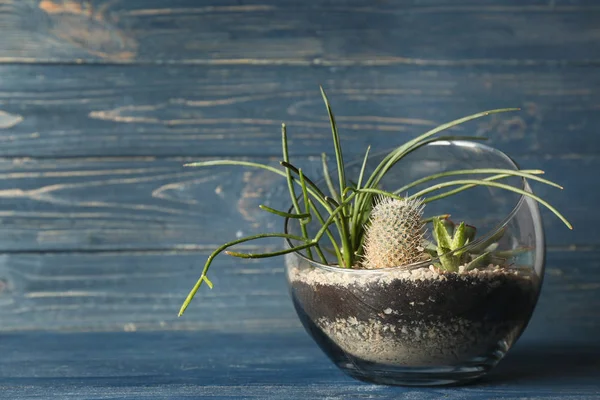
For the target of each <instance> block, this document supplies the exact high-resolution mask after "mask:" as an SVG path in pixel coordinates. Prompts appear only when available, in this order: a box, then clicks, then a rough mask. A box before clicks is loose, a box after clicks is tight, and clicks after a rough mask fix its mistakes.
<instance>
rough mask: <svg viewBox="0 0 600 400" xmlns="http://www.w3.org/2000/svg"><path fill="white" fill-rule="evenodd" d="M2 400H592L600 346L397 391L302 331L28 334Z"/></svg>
mask: <svg viewBox="0 0 600 400" xmlns="http://www.w3.org/2000/svg"><path fill="white" fill-rule="evenodd" d="M0 351H1V354H2V355H3V357H2V359H1V360H0V397H2V398H6V399H15V398H19V399H27V398H35V397H42V398H47V399H70V398H95V399H117V398H123V399H124V398H127V399H159V398H222V399H230V398H247V399H249V398H259V399H281V398H292V399H305V398H331V399H347V398H369V399H392V398H398V397H401V398H410V399H430V398H438V397H439V398H451V399H489V398H502V399H504V398H529V399H559V398H566V399H592V398H597V396H600V388H599V386H598V376H599V375H600V360H599V359H598V358H597V355H598V353H599V352H600V346H599V344H598V343H596V344H582V343H568V342H567V343H561V342H556V341H539V340H532V338H527V337H524V338H523V339H522V341H521V343H520V344H519V345H518V346H517V347H516V348H515V349H514V352H513V353H511V354H509V355H508V356H507V358H506V359H505V360H504V361H503V362H502V363H501V364H500V366H498V368H497V370H495V371H493V372H492V373H490V375H488V376H487V377H485V378H484V379H482V380H481V381H479V382H477V383H475V384H472V385H469V386H464V387H459V388H434V389H423V388H398V387H385V386H375V385H369V384H364V383H360V382H356V381H354V380H352V379H350V378H348V377H346V376H345V375H343V374H342V373H341V372H340V371H339V370H337V368H336V367H334V366H333V364H332V363H331V362H330V361H329V360H327V359H326V358H325V356H324V355H323V354H322V353H321V352H320V350H319V349H318V348H317V346H316V345H315V344H314V343H312V342H311V341H310V339H309V338H308V336H307V335H306V334H305V333H304V332H301V331H298V330H297V331H294V332H291V333H288V334H280V333H277V332H271V333H263V334H244V333H238V334H225V333H216V332H203V333H199V332H176V331H170V332H162V333H158V332H156V333H139V332H137V333H69V334H54V333H21V334H15V335H7V334H3V335H1V336H0Z"/></svg>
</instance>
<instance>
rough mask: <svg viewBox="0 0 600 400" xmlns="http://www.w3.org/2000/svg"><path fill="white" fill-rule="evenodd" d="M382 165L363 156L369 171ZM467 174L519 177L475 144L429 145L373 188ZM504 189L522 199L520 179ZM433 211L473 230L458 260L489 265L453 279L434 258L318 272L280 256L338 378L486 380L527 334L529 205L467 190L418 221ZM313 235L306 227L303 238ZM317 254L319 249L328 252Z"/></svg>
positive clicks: (294, 228) (536, 217)
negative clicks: (479, 171)
mask: <svg viewBox="0 0 600 400" xmlns="http://www.w3.org/2000/svg"><path fill="white" fill-rule="evenodd" d="M383 156H384V154H379V155H374V156H372V157H371V159H370V161H369V163H368V170H369V169H370V170H372V169H373V168H374V167H375V166H376V165H377V164H378V162H379V161H380V160H381V159H382V157H383ZM359 164H360V163H359ZM359 168H360V165H357V164H350V165H348V167H347V168H346V173H347V176H350V177H351V176H356V175H357V174H358V169H359ZM466 168H469V169H470V168H503V169H513V170H516V169H518V167H517V165H516V164H515V163H514V162H513V161H512V160H511V159H510V158H509V157H508V156H507V155H505V154H504V153H502V152H500V151H498V150H496V149H494V148H492V147H489V146H486V145H483V144H480V143H473V142H464V141H447V142H434V143H432V144H429V145H426V146H424V147H422V148H420V149H418V150H416V151H414V152H413V153H411V154H409V155H408V156H406V157H405V158H403V159H402V160H401V161H400V162H399V163H398V164H396V165H395V166H394V167H393V168H392V169H391V170H390V171H389V172H388V174H387V175H386V177H385V179H384V180H383V181H382V189H385V190H389V191H393V190H395V189H396V188H399V187H401V186H403V185H404V184H406V183H409V182H412V181H415V180H417V179H419V178H421V177H424V176H427V175H430V174H433V173H437V172H444V171H448V170H454V169H466ZM474 177H475V176H465V177H464V178H465V179H469V178H474ZM461 178H462V177H461ZM477 178H481V176H478V177H477ZM503 182H504V183H508V184H512V185H514V186H517V187H520V188H521V189H523V190H526V191H529V192H530V191H531V189H530V187H529V185H528V183H527V182H526V181H525V180H524V179H522V178H519V177H510V178H507V179H505V180H504V181H503ZM413 190H414V192H413V193H415V192H416V191H418V190H420V188H419V187H416V188H414V189H413ZM439 214H451V219H452V220H454V221H456V222H460V221H465V223H467V224H469V225H473V226H476V227H477V234H476V236H475V239H474V240H473V241H472V242H471V243H470V244H468V245H467V246H466V247H464V248H463V249H461V250H460V251H465V250H468V251H470V252H473V253H477V252H483V251H484V250H485V251H489V252H490V254H491V255H492V258H491V260H493V262H490V263H489V264H487V263H486V265H482V266H480V267H478V268H475V269H473V270H470V271H462V270H461V271H460V272H456V273H450V272H443V271H441V270H439V269H438V268H436V267H435V266H434V265H435V264H436V262H437V261H439V260H437V259H433V260H429V261H427V262H423V263H418V264H412V265H410V266H398V267H393V268H385V269H370V270H366V269H347V268H340V267H338V266H336V265H325V264H322V263H319V262H315V261H312V260H310V259H308V258H307V256H306V253H305V252H294V253H289V254H287V255H286V258H285V267H286V275H287V282H288V285H289V289H290V293H291V297H292V300H293V303H294V307H295V309H296V312H297V314H298V316H299V318H300V320H301V322H302V324H303V326H304V328H305V329H306V331H307V332H308V333H309V334H310V336H311V337H312V338H313V339H314V340H315V342H316V343H317V344H318V345H319V347H320V348H321V349H322V350H323V351H324V353H325V354H326V355H327V356H328V357H329V358H330V359H331V360H332V361H333V362H334V363H335V365H337V366H338V367H339V368H340V369H341V370H342V371H344V372H345V373H346V374H348V375H350V376H352V377H354V378H356V379H359V380H362V381H368V382H374V383H380V384H391V385H444V384H457V383H464V382H468V381H471V380H473V379H476V378H479V377H481V376H482V375H484V374H486V373H487V372H488V371H490V369H492V368H493V367H494V366H495V365H496V364H497V363H498V362H499V361H500V360H501V359H502V358H503V357H504V356H505V354H506V353H507V351H508V350H509V349H510V348H511V346H513V344H514V343H515V341H516V340H517V339H518V337H519V336H520V335H521V333H522V332H523V330H524V329H525V327H526V325H527V323H528V321H529V319H530V317H531V314H532V312H533V309H534V307H535V304H536V302H537V299H538V295H539V292H540V288H541V283H542V276H543V272H544V256H545V244H544V233H543V227H542V221H541V218H540V212H539V210H538V206H537V203H536V202H535V201H534V200H532V199H530V198H529V197H526V196H522V195H520V194H515V193H513V192H509V191H506V190H503V189H499V188H493V187H475V188H472V189H469V190H466V191H464V192H462V193H460V194H457V195H455V196H451V197H448V198H445V199H441V200H439V201H435V202H432V203H429V204H428V205H427V206H426V207H425V217H428V216H433V215H439ZM318 228H319V226H318V225H316V224H314V225H312V226H309V230H310V231H311V232H315V231H316V230H318ZM285 230H286V232H287V233H292V234H299V233H300V225H299V223H298V220H292V219H288V220H286V223H285ZM298 244H299V243H295V242H294V241H293V240H288V241H287V245H288V246H295V245H298ZM322 247H324V248H325V250H327V247H328V246H327V243H323V245H322ZM330 258H331V260H333V259H334V257H330Z"/></svg>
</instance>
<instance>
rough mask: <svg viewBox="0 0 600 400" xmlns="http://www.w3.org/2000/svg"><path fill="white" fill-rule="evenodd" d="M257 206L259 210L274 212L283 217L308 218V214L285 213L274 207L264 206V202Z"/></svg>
mask: <svg viewBox="0 0 600 400" xmlns="http://www.w3.org/2000/svg"><path fill="white" fill-rule="evenodd" d="M258 208H260V209H261V210H264V211H267V212H270V213H271V214H275V215H278V216H280V217H284V218H292V219H304V218H310V214H291V213H287V212H285V211H279V210H276V209H274V208H271V207H269V206H266V205H264V204H261V205H259V206H258Z"/></svg>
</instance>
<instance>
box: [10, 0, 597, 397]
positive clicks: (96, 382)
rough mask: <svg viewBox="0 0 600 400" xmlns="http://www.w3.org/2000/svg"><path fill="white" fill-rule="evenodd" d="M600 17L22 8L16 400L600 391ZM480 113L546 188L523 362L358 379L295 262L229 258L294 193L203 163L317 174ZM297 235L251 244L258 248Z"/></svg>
mask: <svg viewBox="0 0 600 400" xmlns="http://www.w3.org/2000/svg"><path fill="white" fill-rule="evenodd" d="M599 27H600V3H599V2H598V1H595V0H545V1H541V0H426V1H417V0H403V1H400V0H398V1H364V0H363V1H358V0H314V1H300V0H287V1H276V0H264V1H261V2H256V1H244V2H240V1H237V0H219V1H217V0H206V1H200V0H197V1H194V0H169V1H165V0H128V1H125V0H92V1H84V0H0V33H2V35H0V128H1V130H0V142H1V146H0V220H1V222H2V223H1V224H0V230H1V235H0V238H1V239H0V398H6V399H34V398H35V399H88V398H89V399H159V398H171V399H182V398H221V399H223V398H256V399H280V398H286V399H296V398H302V399H314V398H327V399H350V398H365V399H367V398H369V399H391V398H406V399H432V398H443V399H495V398H522V399H541V398H544V399H592V398H600V321H599V317H600V311H599V310H600V233H599V231H600V229H599V228H598V227H599V226H600V214H599V213H597V212H595V210H596V208H597V205H598V204H599V200H600V196H599V194H600V191H599V189H598V187H599V186H598V184H599V183H600V182H599V179H598V175H599V171H600V158H599V154H600V151H599V150H600V134H599V133H598V126H600V29H599ZM319 84H322V85H324V86H325V87H326V89H327V91H328V94H329V96H330V98H331V101H332V104H333V106H334V111H336V114H337V118H338V122H339V127H340V132H341V135H342V140H343V143H344V150H345V152H346V158H347V159H350V158H357V157H359V156H360V155H361V153H362V152H363V151H364V149H365V147H366V145H368V144H371V145H373V148H374V149H379V150H383V149H386V148H387V149H389V148H390V147H391V146H394V145H396V144H398V143H402V142H404V141H406V140H407V139H409V138H412V137H414V136H416V135H417V134H419V133H422V132H424V131H425V130H427V129H429V128H431V127H433V126H435V125H437V124H440V123H443V122H446V121H448V120H451V119H455V118H458V117H461V116H464V115H468V114H472V113H475V112H478V111H481V110H484V109H490V108H498V107H514V106H516V107H521V108H522V111H521V112H519V113H515V114H511V115H501V116H494V117H490V118H486V119H482V120H479V121H477V122H474V123H470V124H469V125H465V126H463V127H462V128H461V129H460V130H459V131H457V132H462V133H465V134H474V135H480V136H484V135H485V136H489V137H490V138H491V140H490V143H491V144H492V145H494V146H496V147H498V148H500V149H501V150H503V151H505V152H507V153H509V154H511V155H512V156H513V157H514V158H515V159H516V161H517V162H519V163H520V165H521V166H522V167H523V168H531V167H535V168H541V169H543V170H545V171H546V172H547V176H548V177H549V178H550V179H553V180H556V181H559V182H560V183H562V184H563V185H564V186H565V190H564V191H556V190H553V189H552V188H546V187H537V186H536V187H535V188H534V189H535V190H536V192H537V193H538V194H540V195H541V196H542V197H545V198H547V199H548V200H550V201H551V202H552V203H553V204H554V205H555V206H557V207H558V208H559V209H560V210H562V211H564V213H565V214H566V215H567V216H568V218H569V219H570V220H571V221H572V222H573V225H574V226H575V230H574V231H572V232H569V231H568V230H567V229H566V228H564V227H563V226H561V223H560V221H558V220H557V219H556V218H554V217H553V216H552V215H551V214H549V213H548V212H545V211H544V212H543V216H544V222H545V226H546V233H547V239H548V258H547V276H546V281H545V283H544V289H543V292H542V296H541V298H540V302H539V306H538V308H537V310H536V313H535V315H534V317H533V320H532V322H531V324H530V326H529V327H528V329H527V331H526V333H525V334H524V336H523V337H522V339H521V340H520V341H519V343H518V344H517V346H516V347H515V349H514V350H513V351H512V352H511V353H510V354H509V355H508V356H507V358H506V359H505V360H504V361H503V362H502V363H501V364H500V366H499V367H498V368H497V369H496V370H495V371H494V372H492V373H491V374H490V375H489V376H488V377H487V378H485V379H483V380H482V381H480V382H479V383H477V384H473V385H469V386H465V387H458V388H438V389H422V388H393V387H385V386H375V385H368V384H364V383H359V382H356V381H353V380H351V379H350V378H347V377H345V376H344V375H343V374H342V373H341V372H339V371H338V370H337V369H336V368H335V367H334V366H333V365H332V364H331V363H330V362H329V361H328V360H327V359H326V358H325V356H324V355H323V354H322V353H321V352H320V350H319V349H318V348H317V346H316V345H315V344H314V343H313V342H312V341H311V340H310V339H309V337H308V336H307V335H306V334H305V333H304V332H303V330H302V328H301V326H300V324H299V322H298V320H297V318H296V316H295V314H294V311H293V308H292V305H291V301H290V300H289V298H288V295H287V289H286V287H285V280H284V276H283V264H282V260H281V259H267V260H261V261H240V260H237V259H232V258H228V257H227V256H222V257H220V258H218V259H217V260H216V261H215V264H214V266H213V268H212V278H213V281H214V283H215V289H214V290H212V291H209V290H203V291H202V292H201V294H200V295H199V297H198V298H197V299H196V300H195V301H194V303H192V305H191V307H190V309H189V311H188V312H187V313H186V315H185V316H184V317H182V318H177V316H176V314H177V311H178V307H179V305H180V304H181V301H182V300H183V298H184V297H185V295H186V294H187V291H188V290H189V288H190V287H191V285H193V283H194V282H195V280H196V278H197V277H198V274H199V272H200V267H201V265H202V263H203V262H204V260H205V258H206V256H207V255H208V254H209V253H210V251H211V250H212V249H213V248H214V247H215V246H216V245H217V244H220V243H222V242H225V241H229V240H231V239H234V238H235V237H236V236H239V235H247V234H252V233H258V232H262V231H273V230H279V229H280V228H281V227H280V224H281V221H279V220H278V219H276V218H271V217H270V216H268V215H265V213H264V212H262V211H261V210H259V209H258V207H257V206H258V205H259V204H261V203H264V204H268V205H270V206H272V207H276V208H282V207H284V206H285V205H286V196H287V194H286V190H287V189H286V187H285V184H284V182H282V181H281V180H278V179H277V178H273V177H272V176H271V175H269V174H268V173H266V172H260V171H256V170H253V171H244V170H241V169H236V168H219V169H185V168H183V167H182V164H183V163H185V162H189V161H193V160H203V159H210V158H212V157H234V158H239V159H246V160H252V161H260V162H268V163H271V164H272V165H277V162H278V160H279V157H280V143H279V138H280V131H279V125H280V124H281V122H286V123H287V125H288V132H289V135H290V138H291V145H292V151H291V156H292V158H293V159H294V160H295V162H296V163H297V164H298V165H300V166H302V167H303V169H304V170H305V171H309V173H310V174H311V175H318V172H317V171H318V169H319V163H320V161H319V158H318V156H319V154H320V152H322V151H326V152H327V153H328V154H332V153H333V148H332V147H331V144H330V133H329V131H328V122H327V115H326V113H325V110H324V108H323V106H322V102H321V99H320V97H319V92H318V85H319ZM278 245H279V243H278V242H261V243H257V244H248V245H247V246H245V247H244V248H245V249H246V250H248V251H250V250H259V249H264V248H266V247H268V248H274V247H276V246H278Z"/></svg>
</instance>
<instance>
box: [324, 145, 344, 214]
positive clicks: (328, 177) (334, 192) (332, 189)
mask: <svg viewBox="0 0 600 400" xmlns="http://www.w3.org/2000/svg"><path fill="white" fill-rule="evenodd" d="M321 164H322V165H323V176H324V178H325V183H326V184H327V187H328V188H329V192H330V193H331V196H332V197H333V198H334V199H335V200H336V201H337V202H338V203H339V202H340V201H341V200H340V194H339V193H338V192H337V190H335V186H333V182H332V181H331V175H329V168H328V167H327V154H325V153H321Z"/></svg>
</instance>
